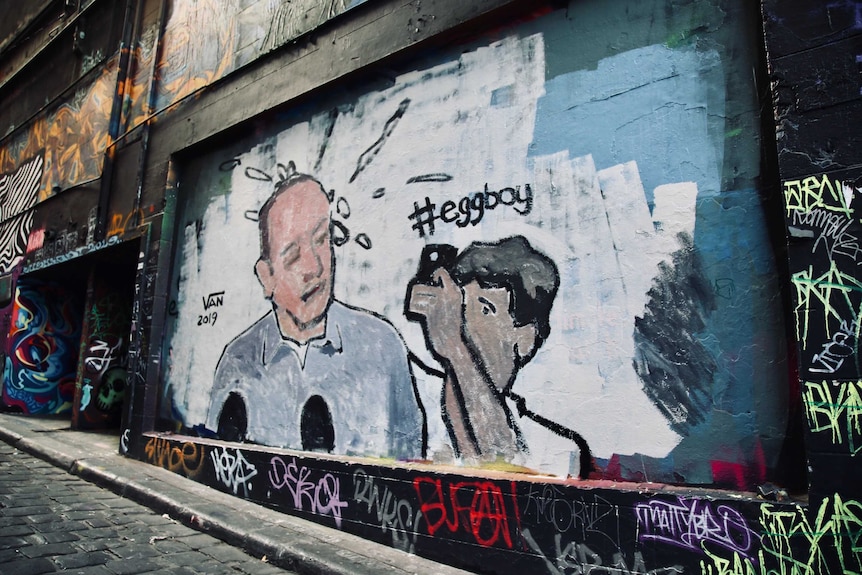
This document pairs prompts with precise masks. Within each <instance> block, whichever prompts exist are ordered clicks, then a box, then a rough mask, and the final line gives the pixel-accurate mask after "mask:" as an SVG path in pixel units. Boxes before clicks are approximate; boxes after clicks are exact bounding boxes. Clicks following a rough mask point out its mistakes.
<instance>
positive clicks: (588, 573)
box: [521, 528, 683, 575]
mask: <svg viewBox="0 0 862 575" xmlns="http://www.w3.org/2000/svg"><path fill="white" fill-rule="evenodd" d="M521 536H522V537H523V539H524V541H525V542H526V543H527V545H528V546H529V547H530V549H531V550H532V551H534V552H535V553H537V554H538V555H539V556H540V557H541V558H542V560H543V561H544V562H545V566H546V567H547V568H548V573H550V574H551V575H674V574H678V573H682V572H683V568H682V567H681V566H679V565H674V566H672V567H661V568H658V569H650V570H649V571H648V570H647V568H646V564H645V563H644V558H643V555H642V554H641V552H640V551H635V552H634V560H633V561H632V564H631V567H629V565H628V562H627V561H626V558H625V556H624V555H623V554H622V553H620V552H616V553H614V555H613V558H612V559H611V562H610V563H604V562H603V561H602V557H601V555H599V554H598V553H596V552H595V551H593V550H592V549H590V548H589V547H588V546H587V545H585V544H583V543H576V542H575V541H570V542H569V543H568V544H566V546H565V547H563V545H562V537H561V535H560V534H559V533H557V534H555V535H554V551H553V552H552V554H551V555H548V554H547V553H545V551H544V550H543V549H542V548H541V546H540V545H539V544H538V543H537V542H536V540H535V538H533V535H532V533H531V532H530V530H529V529H526V528H525V529H524V530H523V532H522V533H521Z"/></svg>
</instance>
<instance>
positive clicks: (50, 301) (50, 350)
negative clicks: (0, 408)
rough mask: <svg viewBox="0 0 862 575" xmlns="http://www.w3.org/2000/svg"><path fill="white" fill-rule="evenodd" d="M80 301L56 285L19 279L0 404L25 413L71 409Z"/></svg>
mask: <svg viewBox="0 0 862 575" xmlns="http://www.w3.org/2000/svg"><path fill="white" fill-rule="evenodd" d="M81 319H82V309H81V303H80V298H79V297H78V296H77V294H75V293H71V292H69V291H68V290H67V289H65V288H63V287H62V286H60V285H58V284H53V283H46V282H42V281H39V280H35V279H30V278H19V279H18V281H17V286H16V289H15V301H14V303H13V306H12V315H11V321H10V326H9V332H8V335H7V337H6V350H5V351H6V353H5V355H6V358H5V366H4V372H3V404H4V405H6V406H7V407H10V408H13V409H17V410H20V411H22V412H24V413H28V414H57V413H64V412H68V411H70V410H71V409H72V398H73V396H74V394H75V373H76V367H77V364H78V343H79V338H80V336H81Z"/></svg>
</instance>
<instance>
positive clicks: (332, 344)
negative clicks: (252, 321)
mask: <svg viewBox="0 0 862 575" xmlns="http://www.w3.org/2000/svg"><path fill="white" fill-rule="evenodd" d="M335 303H336V302H332V304H333V305H335ZM331 308H332V306H330V309H331ZM308 345H309V347H315V348H318V349H320V350H325V349H326V348H327V347H328V348H331V349H333V350H334V351H335V352H337V353H341V352H342V351H343V349H344V341H343V338H342V336H341V325H340V324H339V323H338V321H336V319H335V318H334V317H333V314H331V313H329V311H327V313H326V331H325V333H324V334H323V337H318V338H315V339H311V340H309V341H308ZM285 352H286V353H296V352H295V351H294V350H292V349H291V348H290V346H289V345H288V344H287V342H286V341H285V340H284V338H282V337H281V331H280V330H279V329H278V320H276V318H275V311H271V312H269V313H268V314H266V316H264V331H263V362H264V364H268V363H270V362H272V361H274V360H275V359H276V358H277V356H278V355H280V353H285Z"/></svg>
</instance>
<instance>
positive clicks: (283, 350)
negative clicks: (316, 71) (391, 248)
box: [207, 165, 424, 459]
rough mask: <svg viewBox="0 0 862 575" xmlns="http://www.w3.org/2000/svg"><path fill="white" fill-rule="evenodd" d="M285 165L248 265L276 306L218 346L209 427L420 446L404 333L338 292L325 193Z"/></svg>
mask: <svg viewBox="0 0 862 575" xmlns="http://www.w3.org/2000/svg"><path fill="white" fill-rule="evenodd" d="M290 167H291V168H293V167H294V166H293V165H291V166H290ZM284 176H285V178H284V180H282V181H281V182H279V183H278V184H277V185H276V191H275V193H273V195H272V196H270V197H269V199H267V201H266V202H265V203H264V205H263V207H262V208H261V209H260V211H259V212H258V221H259V226H260V257H259V259H258V260H257V263H256V264H255V266H254V271H255V274H256V275H257V279H258V280H259V282H260V285H261V287H262V288H263V295H264V297H265V299H267V300H268V301H269V302H270V303H271V304H272V310H271V311H270V312H268V313H267V314H266V315H264V316H263V317H262V318H260V319H259V320H257V321H256V322H255V323H254V324H253V325H252V326H251V327H249V328H248V329H246V330H245V331H244V332H243V333H242V334H240V335H238V336H237V337H236V338H235V339H233V340H232V341H231V342H230V343H228V344H227V346H226V347H225V348H224V352H223V353H222V355H221V357H220V358H219V361H218V365H217V366H216V371H215V377H214V383H213V387H212V391H211V392H210V407H209V410H208V412H207V427H208V428H209V429H212V430H217V432H218V435H219V436H220V437H221V438H224V439H229V440H248V441H254V442H257V443H262V444H264V445H273V446H282V447H294V448H299V447H301V448H302V449H305V450H309V451H313V450H321V451H325V452H330V453H339V454H346V453H353V454H370V455H380V454H381V453H387V454H391V455H394V456H397V457H399V458H401V459H404V458H411V457H414V458H415V457H420V456H423V455H424V448H423V446H424V441H423V426H424V422H423V421H422V417H421V412H420V410H419V408H418V406H417V399H418V396H417V394H416V393H415V392H414V385H413V377H412V374H411V371H410V365H409V363H408V360H407V349H406V348H405V346H404V342H403V341H402V339H401V337H400V336H399V335H398V333H397V332H396V331H395V329H394V328H393V327H392V326H391V325H390V324H389V323H387V322H386V321H385V320H383V319H381V318H379V317H377V316H375V315H374V314H373V313H371V312H368V311H366V310H361V309H358V308H353V307H350V306H348V305H345V304H343V303H341V302H340V301H338V300H336V299H334V297H333V279H334V271H335V270H334V268H335V263H336V262H335V258H334V257H333V245H332V238H331V236H330V227H331V225H332V224H331V221H330V215H329V203H330V200H329V196H328V193H327V192H326V190H325V189H324V188H323V186H322V185H321V184H320V182H318V181H317V180H315V179H313V178H311V177H310V176H307V175H302V174H297V173H296V172H295V170H292V171H291V172H290V173H285V174H284ZM213 314H215V312H213ZM216 317H217V316H216V315H212V322H213V325H214V324H215V321H216ZM285 382H289V384H288V385H285Z"/></svg>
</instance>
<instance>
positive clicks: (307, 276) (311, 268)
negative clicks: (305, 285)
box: [302, 250, 323, 282]
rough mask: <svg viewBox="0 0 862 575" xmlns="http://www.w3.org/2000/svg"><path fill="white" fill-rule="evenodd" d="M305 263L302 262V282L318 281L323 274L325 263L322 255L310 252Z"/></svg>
mask: <svg viewBox="0 0 862 575" xmlns="http://www.w3.org/2000/svg"><path fill="white" fill-rule="evenodd" d="M306 254H307V255H306V257H305V258H303V259H304V260H305V261H303V262H302V280H303V281H305V282H310V281H311V280H314V279H317V278H319V277H320V275H321V274H322V273H323V261H322V260H321V258H320V255H319V254H318V253H317V252H316V251H314V250H308V251H307V252H306Z"/></svg>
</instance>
